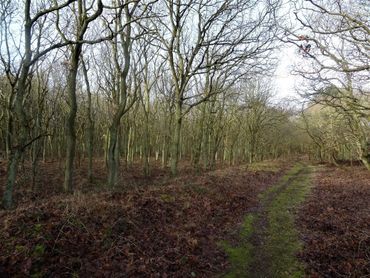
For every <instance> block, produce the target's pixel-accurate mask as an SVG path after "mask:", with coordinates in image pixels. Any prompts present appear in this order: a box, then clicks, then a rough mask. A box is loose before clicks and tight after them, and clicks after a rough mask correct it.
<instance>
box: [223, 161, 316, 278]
mask: <svg viewBox="0 0 370 278" xmlns="http://www.w3.org/2000/svg"><path fill="white" fill-rule="evenodd" d="M311 172H312V169H311V168H310V167H308V166H306V165H303V164H300V163H299V164H297V165H295V166H294V167H293V168H292V169H290V171H289V172H288V173H287V174H286V175H285V176H284V177H283V178H282V179H281V180H280V181H279V182H278V183H277V184H276V185H275V186H273V187H271V188H270V189H269V190H267V191H266V192H264V193H263V194H262V195H261V196H260V206H259V207H257V208H256V210H255V212H253V213H251V214H248V215H247V216H246V217H245V220H244V223H243V227H242V230H241V232H240V241H239V243H238V246H233V245H231V244H229V243H227V242H223V243H222V245H223V247H224V249H225V250H226V252H227V254H228V255H229V259H230V262H231V269H230V271H229V272H228V273H227V274H226V275H225V277H303V276H304V271H303V266H302V265H301V263H300V262H298V260H297V259H296V257H295V254H296V253H297V252H298V251H299V250H300V248H301V245H300V242H299V239H298V234H297V231H296V229H295V226H294V208H295V207H296V206H297V205H299V204H300V203H301V202H302V201H303V200H304V198H305V196H306V194H307V193H308V192H309V189H310V176H311Z"/></svg>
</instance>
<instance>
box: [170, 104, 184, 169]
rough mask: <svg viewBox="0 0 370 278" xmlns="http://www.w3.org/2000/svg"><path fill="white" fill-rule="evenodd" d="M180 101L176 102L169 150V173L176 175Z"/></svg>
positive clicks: (179, 135)
mask: <svg viewBox="0 0 370 278" xmlns="http://www.w3.org/2000/svg"><path fill="white" fill-rule="evenodd" d="M181 108H182V107H181V102H180V101H177V102H176V111H175V127H174V133H173V142H172V151H171V173H172V175H174V176H175V175H177V171H178V163H179V154H180V138H181V125H182V115H181V112H182V109H181Z"/></svg>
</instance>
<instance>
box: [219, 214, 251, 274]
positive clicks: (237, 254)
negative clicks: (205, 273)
mask: <svg viewBox="0 0 370 278" xmlns="http://www.w3.org/2000/svg"><path fill="white" fill-rule="evenodd" d="M253 222H254V215H253V214H248V215H247V216H246V217H245V218H244V221H243V224H242V227H241V231H240V242H239V245H238V246H232V245H231V244H229V243H228V242H226V241H223V242H222V243H221V244H220V245H221V247H222V248H223V249H224V251H225V252H226V254H227V255H228V257H229V261H230V263H231V269H230V270H229V272H228V273H227V274H226V275H225V277H227V278H234V277H235V278H237V277H244V276H245V273H246V268H247V266H248V265H249V263H250V262H251V261H252V245H251V244H250V243H249V242H248V240H249V238H250V236H251V234H252V233H253Z"/></svg>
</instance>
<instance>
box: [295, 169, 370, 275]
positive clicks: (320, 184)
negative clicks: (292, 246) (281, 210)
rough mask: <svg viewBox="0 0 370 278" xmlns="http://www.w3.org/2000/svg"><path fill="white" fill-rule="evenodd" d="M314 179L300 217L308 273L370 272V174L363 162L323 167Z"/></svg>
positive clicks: (343, 273)
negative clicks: (313, 184)
mask: <svg viewBox="0 0 370 278" xmlns="http://www.w3.org/2000/svg"><path fill="white" fill-rule="evenodd" d="M315 183H316V187H315V188H314V189H313V191H312V195H311V196H310V197H309V198H308V200H307V201H306V203H305V204H304V206H303V207H302V208H301V210H300V213H299V218H298V220H297V223H298V225H299V228H300V230H301V236H302V240H303V241H304V249H303V251H302V252H301V254H300V257H301V258H302V259H303V260H304V261H305V262H306V264H307V271H308V274H309V275H311V276H312V277H365V276H366V275H370V173H369V172H368V171H367V170H366V169H363V168H361V167H360V166H356V167H344V168H334V167H325V168H324V169H322V170H321V171H320V172H319V173H318V175H317V176H316V179H315ZM366 277H367V276H366Z"/></svg>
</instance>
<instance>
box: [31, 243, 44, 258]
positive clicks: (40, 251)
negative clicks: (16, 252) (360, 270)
mask: <svg viewBox="0 0 370 278" xmlns="http://www.w3.org/2000/svg"><path fill="white" fill-rule="evenodd" d="M44 253H45V246H44V245H42V244H37V245H36V246H35V248H34V249H33V253H32V254H33V256H35V257H42V256H43V255H44Z"/></svg>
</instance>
